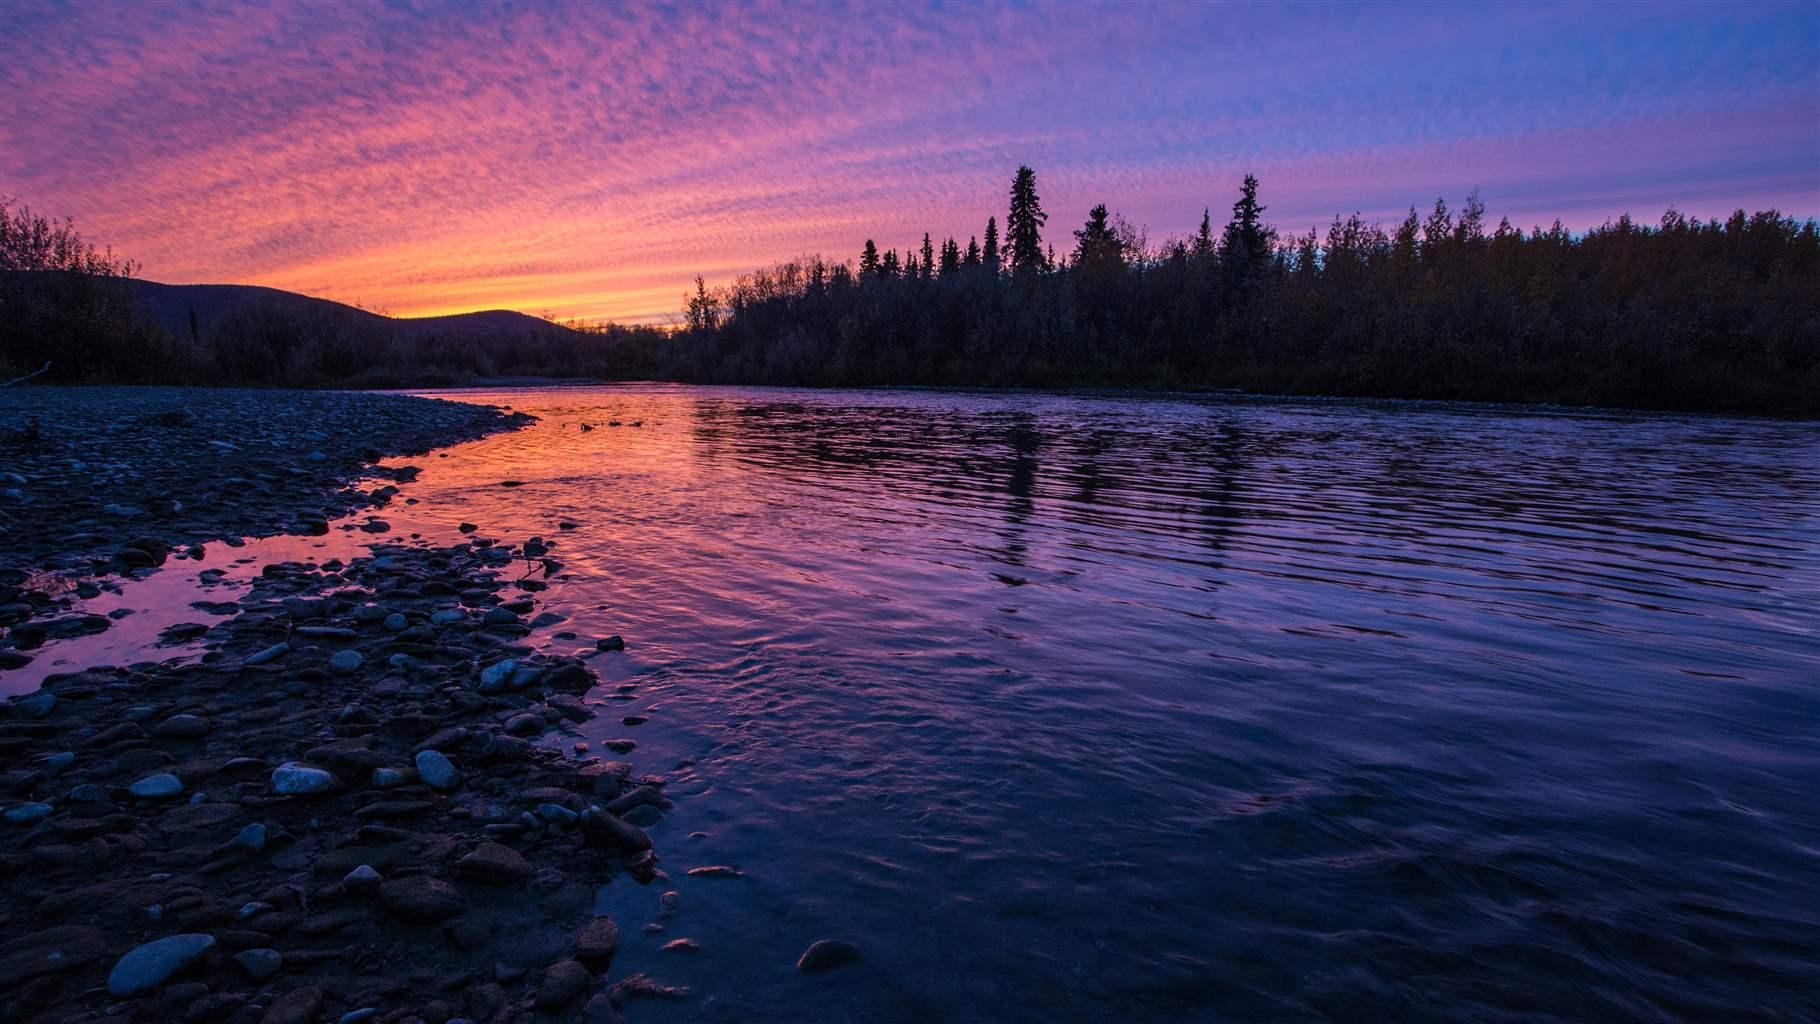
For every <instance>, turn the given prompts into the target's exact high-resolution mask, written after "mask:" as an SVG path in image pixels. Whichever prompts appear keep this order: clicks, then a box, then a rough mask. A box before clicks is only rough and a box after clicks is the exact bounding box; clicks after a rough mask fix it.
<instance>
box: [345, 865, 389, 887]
mask: <svg viewBox="0 0 1820 1024" xmlns="http://www.w3.org/2000/svg"><path fill="white" fill-rule="evenodd" d="M384 881H385V878H384V877H383V876H381V875H380V874H379V872H377V871H375V870H373V865H371V864H362V865H360V866H359V867H357V868H355V869H354V870H352V871H350V872H348V873H347V874H346V875H345V876H343V877H342V879H341V887H342V888H344V889H346V890H348V891H349V892H364V891H366V890H368V889H376V888H378V887H379V884H380V883H381V882H384Z"/></svg>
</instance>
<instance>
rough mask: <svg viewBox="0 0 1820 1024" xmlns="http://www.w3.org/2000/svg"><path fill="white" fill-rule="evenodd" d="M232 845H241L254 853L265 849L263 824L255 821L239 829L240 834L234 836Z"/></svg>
mask: <svg viewBox="0 0 1820 1024" xmlns="http://www.w3.org/2000/svg"><path fill="white" fill-rule="evenodd" d="M234 845H235V846H243V847H245V848H247V849H249V850H252V851H253V852H254V853H258V852H259V851H261V850H263V849H265V826H264V825H263V824H261V823H260V822H257V821H255V822H253V823H252V824H251V825H248V826H247V827H245V828H243V829H241V830H240V834H239V835H237V836H235V837H234Z"/></svg>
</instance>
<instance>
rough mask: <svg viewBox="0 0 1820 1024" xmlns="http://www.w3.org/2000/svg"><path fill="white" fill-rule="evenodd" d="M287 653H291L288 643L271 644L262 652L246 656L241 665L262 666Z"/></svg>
mask: <svg viewBox="0 0 1820 1024" xmlns="http://www.w3.org/2000/svg"><path fill="white" fill-rule="evenodd" d="M289 653H291V645H290V644H288V643H284V642H279V643H275V644H273V645H272V646H270V647H267V648H266V649H265V650H263V651H257V652H254V653H253V654H249V655H247V657H246V660H245V661H242V662H241V664H242V665H263V664H265V663H266V662H268V661H274V660H276V659H278V658H282V657H284V656H285V655H287V654H289Z"/></svg>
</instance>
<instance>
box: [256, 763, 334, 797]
mask: <svg viewBox="0 0 1820 1024" xmlns="http://www.w3.org/2000/svg"><path fill="white" fill-rule="evenodd" d="M339 788H340V783H339V782H338V781H337V780H336V778H335V776H333V775H331V774H329V773H328V772H326V771H323V770H322V769H321V768H313V767H311V766H309V765H307V764H299V763H298V762H296V761H288V762H286V763H284V764H281V765H279V766H278V767H277V768H276V769H275V770H273V772H272V791H273V792H275V793H278V794H279V795H281V796H311V795H315V794H320V793H330V792H333V791H335V790H336V789H339Z"/></svg>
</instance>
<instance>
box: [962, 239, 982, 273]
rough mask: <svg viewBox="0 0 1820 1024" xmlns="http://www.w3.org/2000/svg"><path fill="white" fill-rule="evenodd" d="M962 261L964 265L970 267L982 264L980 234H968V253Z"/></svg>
mask: <svg viewBox="0 0 1820 1024" xmlns="http://www.w3.org/2000/svg"><path fill="white" fill-rule="evenodd" d="M962 262H963V265H965V266H969V267H977V266H979V265H980V240H979V236H978V235H968V236H967V255H966V257H965V258H964V260H963V261H962Z"/></svg>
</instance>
